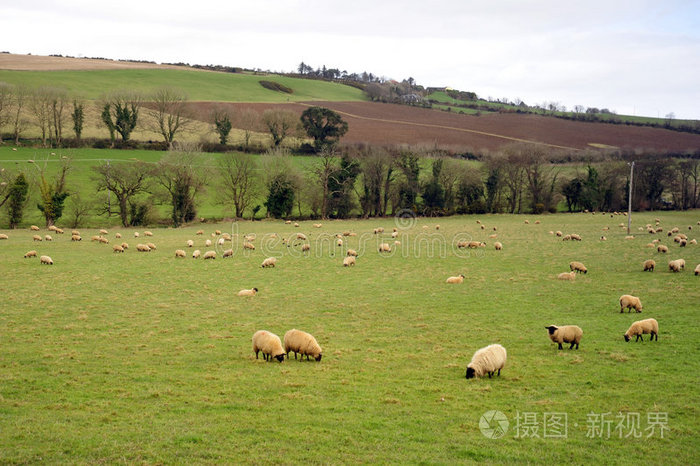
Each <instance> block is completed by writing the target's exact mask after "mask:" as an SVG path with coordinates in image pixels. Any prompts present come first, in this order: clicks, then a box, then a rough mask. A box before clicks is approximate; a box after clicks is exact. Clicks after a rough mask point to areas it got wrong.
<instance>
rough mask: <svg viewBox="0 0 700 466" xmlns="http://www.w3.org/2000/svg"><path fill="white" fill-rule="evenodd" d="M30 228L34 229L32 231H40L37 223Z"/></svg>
mask: <svg viewBox="0 0 700 466" xmlns="http://www.w3.org/2000/svg"><path fill="white" fill-rule="evenodd" d="M29 229H30V230H32V231H39V227H38V226H36V225H32V226H30V227H29Z"/></svg>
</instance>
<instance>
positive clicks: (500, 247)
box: [493, 241, 503, 251]
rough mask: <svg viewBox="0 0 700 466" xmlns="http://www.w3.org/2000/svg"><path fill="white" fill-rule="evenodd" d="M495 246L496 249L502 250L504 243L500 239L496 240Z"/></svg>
mask: <svg viewBox="0 0 700 466" xmlns="http://www.w3.org/2000/svg"><path fill="white" fill-rule="evenodd" d="M493 247H494V249H496V251H500V250H501V249H503V244H501V242H500V241H496V242H495V243H493Z"/></svg>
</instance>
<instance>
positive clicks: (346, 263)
mask: <svg viewBox="0 0 700 466" xmlns="http://www.w3.org/2000/svg"><path fill="white" fill-rule="evenodd" d="M351 265H355V256H346V257H345V258H344V259H343V267H350V266H351Z"/></svg>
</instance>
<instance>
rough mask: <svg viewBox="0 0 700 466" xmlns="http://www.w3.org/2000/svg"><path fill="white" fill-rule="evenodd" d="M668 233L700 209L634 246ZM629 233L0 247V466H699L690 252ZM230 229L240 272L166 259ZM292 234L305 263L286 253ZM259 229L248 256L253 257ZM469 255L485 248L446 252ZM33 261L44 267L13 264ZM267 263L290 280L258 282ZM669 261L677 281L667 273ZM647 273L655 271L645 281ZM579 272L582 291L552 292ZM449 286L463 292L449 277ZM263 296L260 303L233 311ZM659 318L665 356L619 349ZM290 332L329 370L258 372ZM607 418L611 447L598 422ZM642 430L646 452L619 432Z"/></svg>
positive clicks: (564, 219)
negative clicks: (351, 257)
mask: <svg viewBox="0 0 700 466" xmlns="http://www.w3.org/2000/svg"><path fill="white" fill-rule="evenodd" d="M655 217H658V218H659V219H660V220H661V226H663V227H664V229H665V230H668V229H670V228H671V227H673V226H678V227H680V228H681V229H682V230H683V231H684V232H686V233H687V234H688V235H689V237H690V238H693V237H696V236H695V235H696V233H697V231H698V229H699V228H700V225H696V222H697V221H698V220H700V213H699V212H697V211H695V212H685V213H644V214H634V217H633V226H634V228H635V231H636V228H637V227H639V226H643V225H644V224H646V223H652V224H653V223H654V218H655ZM525 218H527V219H529V221H530V224H529V225H526V224H524V223H523V222H524V219H525ZM477 219H479V220H481V221H482V223H483V225H484V226H485V227H486V229H485V230H481V229H479V225H477V223H476V220H477ZM535 220H540V221H541V224H539V225H537V224H534V221H535ZM625 220H626V218H625V217H623V216H616V217H614V218H610V217H609V216H604V215H589V214H575V215H567V214H558V215H546V216H540V217H535V216H530V217H525V216H510V215H494V216H486V215H484V216H467V217H452V218H443V219H440V220H439V224H440V229H439V230H436V229H435V224H436V222H438V221H437V220H429V219H419V220H418V221H417V223H415V224H414V223H413V222H410V221H402V222H398V226H399V227H400V229H399V237H398V239H399V240H400V241H401V243H402V244H401V245H400V246H397V247H395V248H394V251H393V253H392V254H390V255H387V256H380V255H379V254H378V253H377V252H376V245H377V243H378V241H379V238H378V235H373V234H372V229H373V228H375V227H378V226H383V227H384V228H385V233H384V234H383V238H382V239H383V240H388V241H391V238H390V237H389V235H390V233H391V231H392V228H393V227H394V226H395V225H396V223H395V222H394V220H393V219H376V220H368V221H359V220H355V221H334V222H324V224H323V227H322V228H320V229H316V228H312V226H311V224H312V222H301V225H300V226H299V227H298V228H294V226H293V225H285V224H284V223H283V222H272V221H270V222H267V221H265V222H254V223H250V222H242V223H236V224H217V225H214V224H204V225H194V226H191V227H187V228H183V229H178V230H174V229H151V230H152V231H153V232H154V236H153V237H152V238H149V241H152V242H154V243H156V245H157V246H158V249H157V250H156V251H153V252H151V253H137V252H136V251H135V245H136V242H137V240H136V239H135V238H134V237H133V231H132V230H125V229H110V231H109V235H108V236H109V239H110V244H109V245H101V244H98V243H92V242H90V241H89V237H90V236H91V235H93V234H96V233H97V231H96V230H88V229H82V234H83V237H84V240H83V241H82V242H79V243H71V241H70V237H69V236H68V234H65V235H56V234H54V241H53V242H41V243H36V242H33V241H32V239H31V238H32V232H30V231H29V230H26V229H25V230H15V231H7V230H3V231H2V233H6V234H7V235H8V236H9V239H7V240H0V271H1V272H2V276H3V288H2V289H3V292H4V301H3V302H4V304H3V306H2V307H1V308H0V309H1V310H0V328H1V329H2V331H1V332H0V355H1V356H0V413H1V415H0V463H3V464H19V463H38V462H42V463H74V464H86V463H91V464H94V463H188V464H189V463H210V464H221V463H285V464H293V463H302V462H309V463H369V462H379V463H404V464H405V463H419V462H420V463H443V464H445V463H474V462H477V461H478V462H490V463H515V462H517V463H546V464H553V463H574V464H582V463H593V464H628V463H633V462H634V463H636V462H644V463H645V464H662V463H663V464H697V463H698V462H700V454H699V453H698V452H699V451H700V449H699V448H698V445H699V443H700V442H699V440H700V436H699V434H698V429H699V427H700V421H698V419H699V417H698V414H699V413H698V405H699V403H700V395H699V392H698V389H697V374H698V370H700V346H699V345H698V342H699V341H700V327H698V325H697V318H698V315H697V313H698V303H700V281H699V280H700V277H696V276H694V275H693V268H694V267H695V265H696V264H698V263H700V249H698V246H697V245H689V246H688V247H686V248H684V249H681V248H679V247H678V246H677V245H676V244H675V243H673V242H672V241H671V240H670V238H668V237H667V236H666V233H665V232H664V233H662V234H659V235H653V236H654V237H657V236H658V238H659V239H660V240H661V242H662V243H664V244H667V245H668V246H669V247H670V252H669V253H668V254H667V255H661V254H659V253H656V252H655V251H654V250H652V249H648V248H645V247H644V245H645V244H646V243H648V242H649V241H651V239H652V235H649V234H646V233H641V232H637V238H635V239H634V240H625V239H624V237H625V234H626V233H625V231H624V230H623V229H621V228H619V227H618V226H617V225H618V223H620V222H625ZM689 225H692V228H693V229H692V230H691V231H688V226H689ZM424 226H425V227H427V228H423V227H424ZM604 226H609V227H610V231H608V232H606V233H605V234H606V235H607V237H608V241H605V242H601V241H599V239H598V238H599V237H600V235H601V234H603V232H602V228H603V227H604ZM494 227H495V228H496V229H497V230H496V231H495V232H494V231H493V228H494ZM199 228H202V229H204V231H205V235H204V236H196V235H195V231H196V230H197V229H199ZM217 228H218V229H220V230H223V231H228V232H231V233H233V234H234V243H233V247H234V248H235V251H236V254H235V255H234V257H233V258H231V259H221V258H220V257H219V258H217V259H216V260H215V261H202V260H201V259H199V260H193V259H191V258H190V257H188V258H186V259H175V258H174V257H173V256H174V250H175V249H179V248H183V249H187V248H185V247H184V246H185V242H186V240H187V239H194V240H195V242H196V246H195V247H196V248H198V249H201V250H202V251H205V250H207V249H209V248H205V247H204V240H205V239H206V238H211V237H210V236H209V234H210V233H211V232H213V231H214V230H215V229H217ZM345 230H350V231H354V232H356V233H357V236H356V237H349V238H345V240H346V242H345V245H344V246H343V247H342V248H339V247H337V246H335V245H334V239H333V235H334V234H336V233H339V232H342V231H345ZM552 230H561V231H563V232H565V233H574V232H576V233H579V234H581V235H582V236H583V241H582V242H563V241H561V239H560V238H557V237H555V236H553V235H550V234H549V233H548V232H549V231H552ZM117 232H121V233H122V234H123V235H124V238H123V239H122V240H120V241H127V242H128V243H129V244H130V245H131V248H130V249H129V250H128V251H127V252H126V253H124V254H113V253H112V248H111V245H112V244H114V243H115V242H116V240H115V237H114V235H115V233H117ZM297 232H303V233H305V234H306V235H308V236H309V240H310V241H309V242H310V244H311V245H312V252H311V253H310V254H308V255H302V254H301V252H300V249H299V248H300V246H299V245H298V244H297V245H296V246H292V247H286V246H284V245H283V244H281V242H280V238H282V237H285V238H289V237H292V236H293V235H296V233H297ZM45 233H46V231H42V232H41V234H42V235H43V234H45ZM247 233H256V234H257V239H256V240H255V243H256V245H257V249H256V250H255V251H252V252H250V253H248V254H245V253H243V252H242V249H241V244H240V241H241V240H240V238H241V237H242V235H243V234H247ZM272 233H276V234H277V235H278V237H277V239H272V238H271V236H270V235H271V234H272ZM490 234H497V238H496V239H493V238H489V235H490ZM236 235H238V236H236ZM470 238H473V239H476V240H483V241H486V242H487V247H486V248H482V249H477V250H469V251H464V250H457V249H455V248H454V247H453V244H455V242H456V240H461V239H470ZM139 239H140V240H141V241H142V242H144V241H145V238H143V237H142V238H139ZM496 240H498V241H501V242H502V243H503V244H504V248H503V250H502V251H495V250H494V248H493V242H494V241H496ZM226 244H227V245H226V247H227V248H228V247H230V246H229V244H230V243H226ZM347 247H352V248H355V249H358V250H359V252H360V256H359V257H358V259H357V265H356V266H355V267H354V268H344V267H342V266H341V262H342V257H343V256H344V251H345V248H347ZM30 249H35V250H37V251H38V252H39V254H40V255H42V254H48V255H50V256H51V257H52V258H53V260H54V262H55V264H54V265H53V266H42V265H40V264H39V260H38V259H36V258H33V259H24V258H23V254H24V253H25V252H27V251H28V250H30ZM211 249H213V248H211ZM187 252H188V253H191V250H188V251H187ZM219 252H221V251H219ZM270 255H272V256H276V257H277V258H278V263H277V267H276V268H274V269H262V268H260V263H261V261H262V260H263V259H264V258H265V257H267V256H270ZM679 257H683V258H685V260H686V264H687V266H686V270H685V271H683V272H681V273H677V274H672V273H670V272H668V271H667V267H666V262H667V261H668V260H670V259H676V258H679ZM648 258H654V259H656V261H657V265H658V268H657V270H656V271H654V272H653V273H644V272H642V271H641V269H642V266H641V264H642V262H643V260H645V259H648ZM571 260H579V261H582V262H584V263H585V264H586V266H587V267H588V270H589V272H588V274H586V275H581V276H578V277H577V279H576V280H575V281H574V282H563V281H559V280H557V279H556V274H558V273H560V272H564V271H568V263H569V262H570V261H571ZM459 273H463V274H464V275H465V276H466V280H465V282H464V283H463V284H460V285H447V284H445V279H446V278H447V277H448V276H451V275H456V274H459ZM251 287H257V288H259V290H260V291H259V293H258V295H257V296H255V297H253V298H239V297H237V296H236V292H237V291H238V290H240V289H242V288H251ZM627 293H629V294H633V295H636V296H639V297H640V298H641V299H642V302H643V304H644V310H643V312H642V313H641V314H636V313H632V314H628V313H624V314H621V313H620V312H619V307H618V298H619V296H620V295H622V294H627ZM649 317H654V318H656V319H657V320H658V322H659V327H660V336H659V340H658V342H653V343H651V342H649V341H648V336H647V337H646V341H644V342H643V343H642V342H639V343H632V342H630V343H625V341H624V340H623V338H622V335H623V333H624V332H625V331H626V329H627V328H628V327H629V325H630V323H631V322H633V321H635V320H638V319H640V318H649ZM552 323H554V324H576V325H579V326H580V327H582V328H583V331H584V336H583V340H582V342H581V345H580V349H579V350H571V351H569V350H562V351H558V350H557V349H556V345H554V344H553V343H551V342H550V341H549V339H548V337H547V332H546V330H545V329H544V326H546V325H549V324H552ZM291 328H299V329H303V330H306V331H308V332H310V333H312V334H314V335H315V336H316V338H317V339H318V341H319V343H320V345H321V346H322V347H323V350H324V351H323V354H324V356H323V360H322V361H321V362H320V363H316V362H312V361H310V362H306V361H304V362H299V361H295V360H294V359H293V358H292V360H289V361H285V362H283V363H281V364H280V363H277V362H274V363H266V362H264V361H263V360H262V359H259V360H256V359H255V357H254V354H253V352H252V350H251V337H252V335H253V333H254V332H255V331H256V330H259V329H267V330H269V331H272V332H274V333H277V334H278V335H280V336H282V335H283V334H284V332H286V331H287V330H288V329H291ZM491 343H500V344H502V345H504V346H505V347H506V349H507V351H508V362H507V365H506V367H505V369H504V370H503V371H502V373H501V376H500V377H496V378H494V379H489V378H483V379H476V380H466V379H465V378H464V375H465V367H466V365H467V363H468V362H469V360H470V359H471V357H472V354H473V353H474V352H475V351H476V350H477V349H479V348H481V347H483V346H486V345H488V344H491ZM490 410H498V411H501V412H502V413H503V414H504V415H505V416H506V418H507V420H508V421H509V426H508V430H507V431H506V432H505V434H504V435H503V436H502V437H501V438H487V437H486V436H485V435H483V434H482V432H481V431H480V427H479V422H480V418H481V416H482V415H483V414H485V413H486V412H487V411H490ZM551 413H558V415H559V419H560V420H561V419H562V415H563V414H565V415H566V416H567V418H566V422H567V423H566V429H565V430H564V429H563V428H561V426H559V427H557V426H556V425H554V424H549V429H548V431H547V435H548V436H547V437H545V436H544V434H545V431H544V428H545V423H544V417H545V416H548V419H550V420H551V419H552V417H551ZM604 413H609V414H607V418H608V419H611V420H613V421H614V422H613V423H612V424H611V425H610V434H609V435H608V434H607V432H606V430H605V429H606V427H605V426H606V425H607V424H604V423H601V422H599V421H596V418H595V415H599V416H600V415H602V414H604ZM618 413H622V416H623V417H624V419H628V415H629V418H631V419H634V418H635V415H636V414H638V415H639V419H640V422H639V424H638V425H637V424H635V423H634V422H630V423H625V424H624V425H622V426H621V427H619V429H620V430H619V432H620V433H621V434H622V435H623V438H619V435H618V429H616V428H617V425H618V424H619V423H618V419H617V418H616V416H617V415H618ZM518 416H520V420H518ZM655 416H656V417H657V418H656V419H655ZM659 416H660V421H659V419H658V417H659ZM664 416H667V417H664ZM516 420H518V424H517V425H516ZM655 420H656V421H659V423H658V424H654V422H655ZM527 426H532V427H537V428H538V430H537V434H538V435H539V437H537V438H530V437H529V436H525V435H524V434H529V433H532V432H533V431H532V430H526V429H525V427H527ZM661 426H663V427H664V428H665V429H664V431H663V438H662V437H661V433H660V430H659V429H660V428H661ZM594 427H596V428H601V427H602V429H603V431H602V432H601V433H600V436H599V435H598V432H597V430H596V429H594ZM635 427H638V429H637V431H638V432H639V433H640V434H641V436H640V437H639V438H636V437H635V436H634V435H632V436H630V437H629V438H624V436H625V435H626V434H628V433H629V432H632V433H633V434H634V431H635ZM650 427H655V430H654V431H653V432H652V431H651V430H647V429H648V428H650ZM554 433H557V434H560V436H561V438H552V435H553V434H554ZM561 434H565V435H561ZM591 434H595V435H591Z"/></svg>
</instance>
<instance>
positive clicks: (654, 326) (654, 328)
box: [625, 319, 659, 341]
mask: <svg viewBox="0 0 700 466" xmlns="http://www.w3.org/2000/svg"><path fill="white" fill-rule="evenodd" d="M647 333H648V334H650V335H651V337H650V338H649V341H654V337H656V341H659V323H658V322H657V321H656V319H644V320H638V321H636V322H633V323H632V325H630V328H629V329H627V331H626V332H625V341H630V339H631V338H632V337H637V338H636V339H635V340H634V341H639V339H640V338H641V339H642V341H644V337H643V336H642V335H645V334H647Z"/></svg>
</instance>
